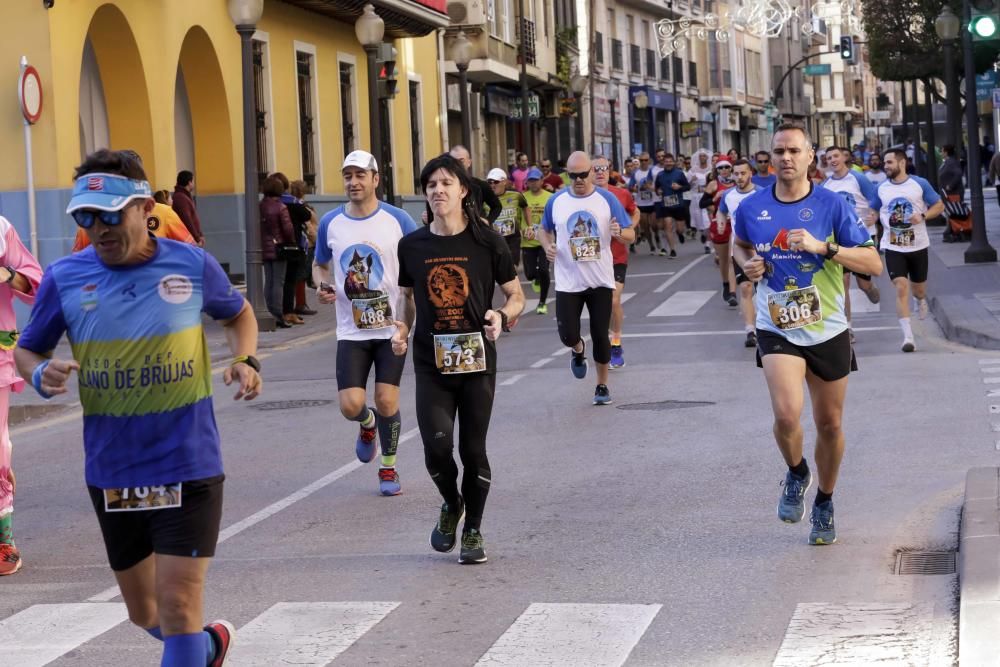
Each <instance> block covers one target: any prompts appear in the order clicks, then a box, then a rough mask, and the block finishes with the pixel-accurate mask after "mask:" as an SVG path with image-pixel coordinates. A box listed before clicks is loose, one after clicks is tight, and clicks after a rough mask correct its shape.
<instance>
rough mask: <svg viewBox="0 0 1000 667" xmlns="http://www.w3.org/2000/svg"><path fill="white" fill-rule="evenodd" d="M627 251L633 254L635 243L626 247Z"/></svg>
mask: <svg viewBox="0 0 1000 667" xmlns="http://www.w3.org/2000/svg"><path fill="white" fill-rule="evenodd" d="M628 251H629V252H630V253H632V254H633V255H634V254H635V244H634V243H633V244H632V245H630V246H629V247H628Z"/></svg>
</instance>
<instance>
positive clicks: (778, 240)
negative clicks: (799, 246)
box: [771, 229, 792, 252]
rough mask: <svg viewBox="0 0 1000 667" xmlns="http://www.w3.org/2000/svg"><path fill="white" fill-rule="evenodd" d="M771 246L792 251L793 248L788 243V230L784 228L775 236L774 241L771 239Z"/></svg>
mask: <svg viewBox="0 0 1000 667" xmlns="http://www.w3.org/2000/svg"><path fill="white" fill-rule="evenodd" d="M771 246H772V247H774V248H777V249H778V250H781V251H783V252H788V251H790V250H791V249H792V248H791V246H790V245H788V230H787V229H782V230H781V231H780V232H778V235H777V236H775V237H774V240H773V241H771Z"/></svg>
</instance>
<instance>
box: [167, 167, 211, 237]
mask: <svg viewBox="0 0 1000 667" xmlns="http://www.w3.org/2000/svg"><path fill="white" fill-rule="evenodd" d="M192 192H194V174H193V173H191V172H190V171H188V170H187V169H185V170H184V171H181V172H178V173H177V185H175V186H174V203H173V206H174V212H175V213H177V215H178V216H179V217H180V219H181V221H183V222H184V226H185V227H187V228H188V231H189V232H191V236H193V237H194V240H195V243H197V244H198V246H199V247H202V248H203V247H205V235H204V234H202V233H201V220H199V219H198V209H197V207H196V206H195V205H194V197H193V196H192V194H191V193H192Z"/></svg>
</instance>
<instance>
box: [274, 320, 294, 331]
mask: <svg viewBox="0 0 1000 667" xmlns="http://www.w3.org/2000/svg"><path fill="white" fill-rule="evenodd" d="M274 326H276V327H278V328H279V329H291V328H292V323H291V322H286V321H285V320H275V321H274Z"/></svg>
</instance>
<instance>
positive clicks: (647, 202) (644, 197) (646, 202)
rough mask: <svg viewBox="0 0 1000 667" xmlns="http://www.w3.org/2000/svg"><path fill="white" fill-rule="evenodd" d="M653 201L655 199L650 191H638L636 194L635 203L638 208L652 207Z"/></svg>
mask: <svg viewBox="0 0 1000 667" xmlns="http://www.w3.org/2000/svg"><path fill="white" fill-rule="evenodd" d="M654 200H655V197H654V196H653V191H652V190H642V189H640V190H639V192H638V196H637V197H636V203H637V204H638V205H639V206H652V205H653V201H654Z"/></svg>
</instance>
